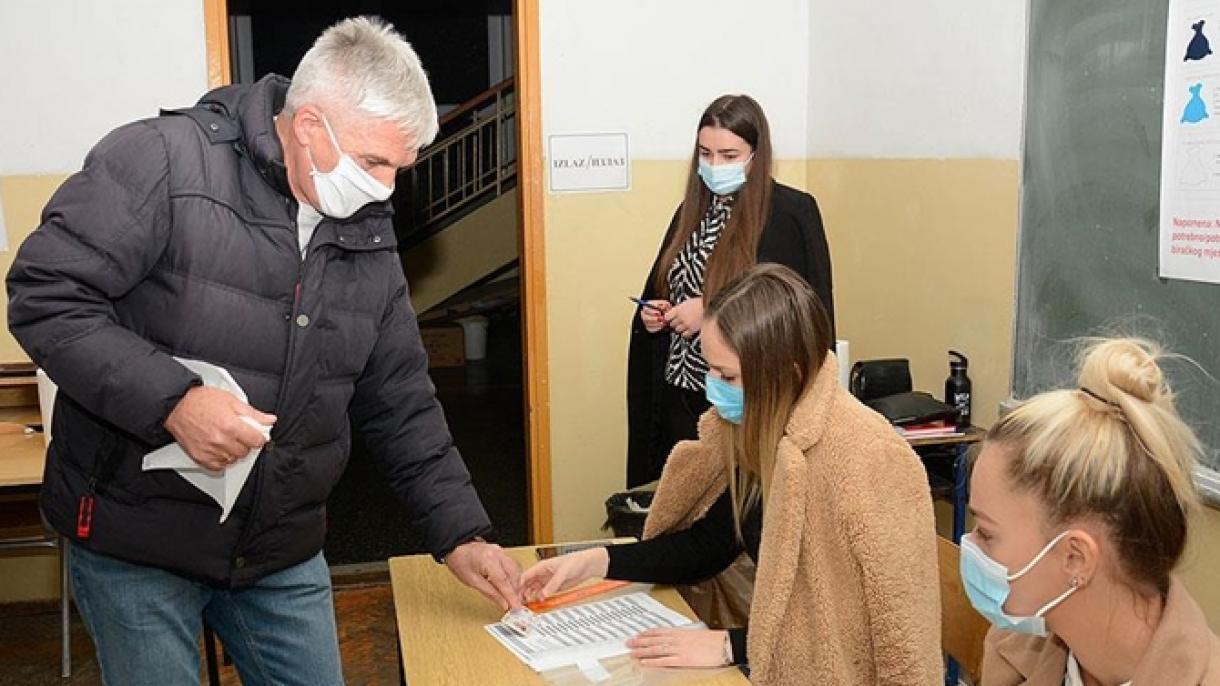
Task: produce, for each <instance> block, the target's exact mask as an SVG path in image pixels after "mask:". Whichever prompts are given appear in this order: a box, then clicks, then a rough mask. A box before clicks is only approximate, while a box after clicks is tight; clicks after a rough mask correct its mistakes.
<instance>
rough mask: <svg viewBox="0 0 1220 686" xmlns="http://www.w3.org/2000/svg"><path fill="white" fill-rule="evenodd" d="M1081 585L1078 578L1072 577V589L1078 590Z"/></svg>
mask: <svg viewBox="0 0 1220 686" xmlns="http://www.w3.org/2000/svg"><path fill="white" fill-rule="evenodd" d="M1081 585H1082V582H1081V581H1080V577H1078V576H1074V577H1072V588H1080V586H1081Z"/></svg>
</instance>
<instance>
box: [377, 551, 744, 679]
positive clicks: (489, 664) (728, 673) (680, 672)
mask: <svg viewBox="0 0 1220 686" xmlns="http://www.w3.org/2000/svg"><path fill="white" fill-rule="evenodd" d="M508 553H509V555H511V556H512V557H513V558H514V559H515V560H517V562H518V563H520V564H521V567H522V569H528V568H529V567H530V566H531V565H533V564H534V563H535V562H537V556H536V555H535V553H534V548H533V547H523V548H509V549H508ZM390 581H391V583H392V585H393V588H394V610H395V614H396V615H397V618H398V645H399V650H400V652H401V655H402V670H403V674H404V676H405V680H406V683H407V684H408V686H448V685H453V686H474V685H476V684H480V685H481V684H496V685H497V686H509V685H513V684H552V685H562V686H567V685H569V684H571V685H576V684H588V683H591V682H589V681H588V680H587V679H586V678H585V677H584V676H583V675H582V674H581V673H580V672H579V671H578V670H577V669H576V668H575V667H565V668H563V669H558V670H555V671H553V672H547V673H546V674H544V675H540V674H537V673H535V672H534V671H533V670H532V669H530V668H529V667H527V666H526V665H525V663H523V662H521V661H520V660H518V659H517V658H516V656H514V655H513V654H512V653H510V652H509V651H508V649H506V648H504V647H503V646H501V645H500V644H499V642H497V641H496V640H495V639H494V638H492V636H491V634H489V633H487V631H486V630H485V629H484V628H483V626H484V625H485V624H490V623H492V622H495V621H498V620H499V619H500V616H501V614H502V613H501V612H500V610H499V609H498V608H497V607H495V606H494V605H492V604H491V603H490V602H489V601H488V600H486V599H485V598H484V597H483V596H482V595H480V594H478V593H477V592H475V591H474V590H472V589H469V588H467V587H466V586H464V585H462V584H461V582H459V581H458V580H457V579H456V578H454V576H453V575H452V574H450V572H449V569H448V568H447V567H445V566H444V565H439V564H437V563H436V561H435V560H433V559H432V557H431V556H428V555H412V556H409V557H394V558H390ZM641 588H646V587H641V586H639V585H632V586H628V587H626V588H623V589H622V590H620V591H618V592H617V593H632V592H635V591H639V590H641ZM652 596H653V597H654V598H656V599H657V600H659V601H661V602H662V603H664V604H665V605H666V606H668V607H670V608H672V609H674V610H676V611H678V612H681V613H682V614H683V615H686V616H687V617H691V618H692V619H693V618H694V613H692V612H691V610H690V608H689V607H688V606H687V605H686V602H685V601H683V600H682V596H680V595H678V592H677V591H675V590H674V589H672V588H668V587H656V588H654V589H653V591H652ZM609 597H613V594H606V595H604V596H598V598H597V600H604V599H605V598H609ZM602 666H604V667H605V668H606V670H607V671H608V672H610V675H611V676H610V679H609V680H607V681H603V682H601V683H602V684H615V685H618V684H633V685H640V686H645V685H647V686H653V685H656V686H661V685H670V684H673V685H675V686H676V685H678V684H700V685H704V686H730V685H735V686H745V685H747V684H748V683H749V682H748V681H747V680H746V678H745V677H744V676H743V675H742V674H741V672H740V671H738V670H737V669H736V668H731V667H730V668H721V669H643V668H641V667H639V666H638V665H637V664H636V663H635V662H633V661H632V660H631V658H630V656H627V655H623V656H620V657H615V658H610V659H606V660H602Z"/></svg>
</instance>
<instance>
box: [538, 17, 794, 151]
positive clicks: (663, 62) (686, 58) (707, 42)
mask: <svg viewBox="0 0 1220 686" xmlns="http://www.w3.org/2000/svg"><path fill="white" fill-rule="evenodd" d="M808 13H809V6H808V3H807V2H805V0H758V1H752V2H748V3H745V2H741V0H664V1H663V2H657V1H656V0H612V1H607V2H588V1H583V0H582V1H579V2H576V1H573V0H543V1H542V2H541V3H540V7H539V14H540V24H541V26H540V31H541V36H540V37H541V55H540V57H541V70H542V125H543V127H544V134H550V133H588V132H599V131H627V132H628V133H629V134H630V137H631V157H632V158H633V159H644V160H676V159H686V158H688V157H689V156H690V154H691V150H692V149H693V146H694V140H695V125H696V124H697V123H698V121H699V115H700V114H701V113H702V112H703V109H704V108H705V107H707V105H708V103H710V102H711V101H712V100H714V99H715V98H716V97H717V96H719V95H723V94H725V93H747V94H749V95H751V96H753V97H754V98H755V99H756V100H758V101H759V103H760V104H761V105H762V107H763V110H764V111H765V112H766V113H767V118H768V120H769V121H770V124H771V136H772V143H773V144H774V146H775V151H776V156H777V157H779V158H787V159H803V158H805V157H806V150H807V149H808V140H807V138H808V134H807V131H808V126H807V119H806V113H805V109H806V103H807V98H806V90H807V88H808V82H809V71H808V62H809V60H808V55H809V35H808V32H809V18H808V17H809V14H808Z"/></svg>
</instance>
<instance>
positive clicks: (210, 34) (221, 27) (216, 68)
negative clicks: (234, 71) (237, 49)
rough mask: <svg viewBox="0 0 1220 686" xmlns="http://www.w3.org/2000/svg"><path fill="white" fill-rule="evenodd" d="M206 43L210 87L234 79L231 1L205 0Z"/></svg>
mask: <svg viewBox="0 0 1220 686" xmlns="http://www.w3.org/2000/svg"><path fill="white" fill-rule="evenodd" d="M203 29H204V44H205V45H206V46H207V65H208V88H218V87H220V86H227V85H229V83H231V81H232V75H231V74H230V65H229V2H228V0H203Z"/></svg>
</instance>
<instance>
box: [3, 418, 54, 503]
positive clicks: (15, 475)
mask: <svg viewBox="0 0 1220 686" xmlns="http://www.w3.org/2000/svg"><path fill="white" fill-rule="evenodd" d="M0 422H14V423H17V424H38V423H40V422H42V417H41V416H40V414H39V412H38V408H36V407H35V408H5V409H3V410H0ZM46 459H47V444H46V441H45V440H44V439H43V435H42V433H41V432H39V433H32V434H26V433H0V488H3V489H5V490H10V489H11V490H18V489H20V488H21V487H33V488H36V487H38V486H41V485H42V469H43V466H44V465H45V464H46Z"/></svg>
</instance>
